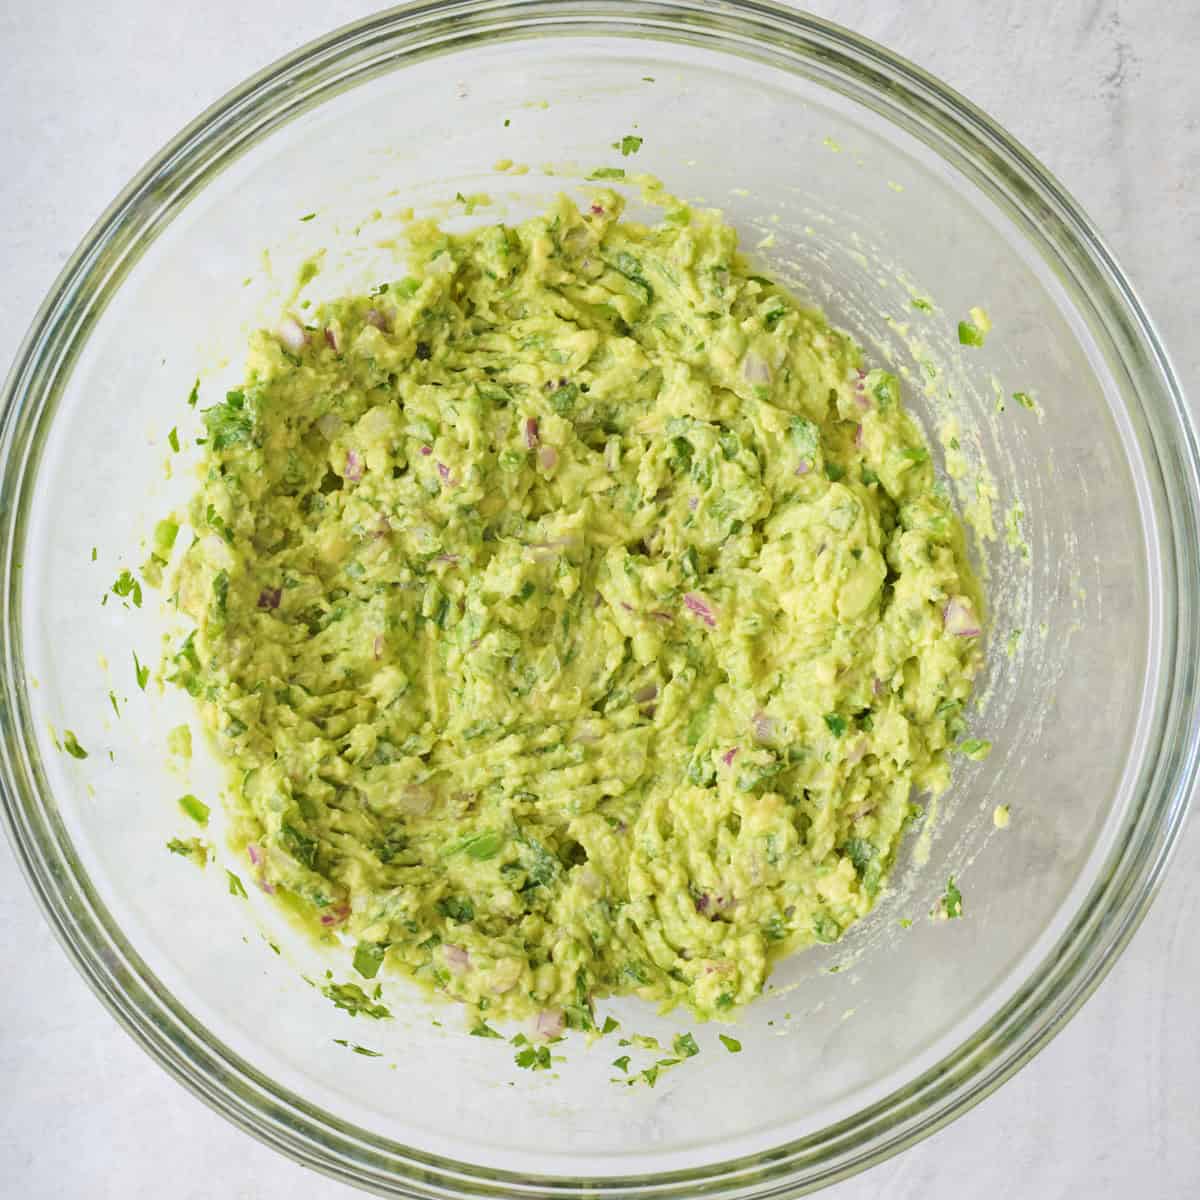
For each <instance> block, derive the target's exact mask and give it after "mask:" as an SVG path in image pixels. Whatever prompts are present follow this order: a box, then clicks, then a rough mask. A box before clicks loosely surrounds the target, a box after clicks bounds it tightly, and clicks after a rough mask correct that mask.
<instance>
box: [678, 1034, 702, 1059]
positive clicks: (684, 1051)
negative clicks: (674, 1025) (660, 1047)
mask: <svg viewBox="0 0 1200 1200" xmlns="http://www.w3.org/2000/svg"><path fill="white" fill-rule="evenodd" d="M671 1048H672V1049H673V1050H674V1051H675V1053H676V1054H677V1055H678V1056H679V1057H680V1058H691V1057H692V1056H693V1055H695V1054H699V1053H700V1047H699V1046H697V1045H696V1039H695V1038H694V1037H692V1035H691V1034H690V1033H681V1034H680V1035H679V1036H678V1037H677V1038H676V1039H675V1041H674V1042H673V1043H672V1047H671Z"/></svg>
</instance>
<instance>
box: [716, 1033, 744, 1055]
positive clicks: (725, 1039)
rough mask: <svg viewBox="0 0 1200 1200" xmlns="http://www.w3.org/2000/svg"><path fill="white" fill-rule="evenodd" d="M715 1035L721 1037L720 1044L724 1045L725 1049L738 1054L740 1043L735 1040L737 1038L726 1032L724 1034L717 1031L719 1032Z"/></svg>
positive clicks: (740, 1048)
mask: <svg viewBox="0 0 1200 1200" xmlns="http://www.w3.org/2000/svg"><path fill="white" fill-rule="evenodd" d="M717 1036H718V1037H719V1038H720V1039H721V1045H722V1046H724V1047H725V1049H726V1050H728V1051H729V1053H730V1054H740V1053H741V1050H742V1043H741V1042H739V1041H738V1040H737V1038H732V1037H730V1036H729V1035H728V1034H725V1033H719V1034H717Z"/></svg>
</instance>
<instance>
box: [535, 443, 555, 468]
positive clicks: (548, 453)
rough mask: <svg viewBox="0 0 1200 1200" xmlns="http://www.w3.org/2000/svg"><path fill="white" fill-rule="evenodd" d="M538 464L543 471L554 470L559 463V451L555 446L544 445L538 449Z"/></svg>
mask: <svg viewBox="0 0 1200 1200" xmlns="http://www.w3.org/2000/svg"><path fill="white" fill-rule="evenodd" d="M538 464H539V465H540V466H541V468H542V470H543V471H553V470H554V468H555V467H556V466H557V465H558V451H557V450H555V448H554V447H553V446H543V447H542V448H541V449H540V450H539V451H538Z"/></svg>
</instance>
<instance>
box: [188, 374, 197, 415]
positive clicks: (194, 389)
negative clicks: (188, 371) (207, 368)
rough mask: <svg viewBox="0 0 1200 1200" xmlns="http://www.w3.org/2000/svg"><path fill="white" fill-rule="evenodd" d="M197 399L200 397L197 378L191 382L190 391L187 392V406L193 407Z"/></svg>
mask: <svg viewBox="0 0 1200 1200" xmlns="http://www.w3.org/2000/svg"><path fill="white" fill-rule="evenodd" d="M199 399H200V380H199V379H198V378H197V380H196V382H195V383H193V384H192V390H191V391H190V392H188V398H187V402H188V408H195V407H196V401H197V400H199Z"/></svg>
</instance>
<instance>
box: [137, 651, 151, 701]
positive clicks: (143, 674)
mask: <svg viewBox="0 0 1200 1200" xmlns="http://www.w3.org/2000/svg"><path fill="white" fill-rule="evenodd" d="M133 673H134V674H135V675H136V676H137V685H138V687H140V688H141V689H142V691H143V692H144V691H145V690H146V684H147V682H148V681H149V679H150V668H149V667H143V666H142V664H141V663H140V662H138V656H137V651H136V650H135V651H134V652H133Z"/></svg>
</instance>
